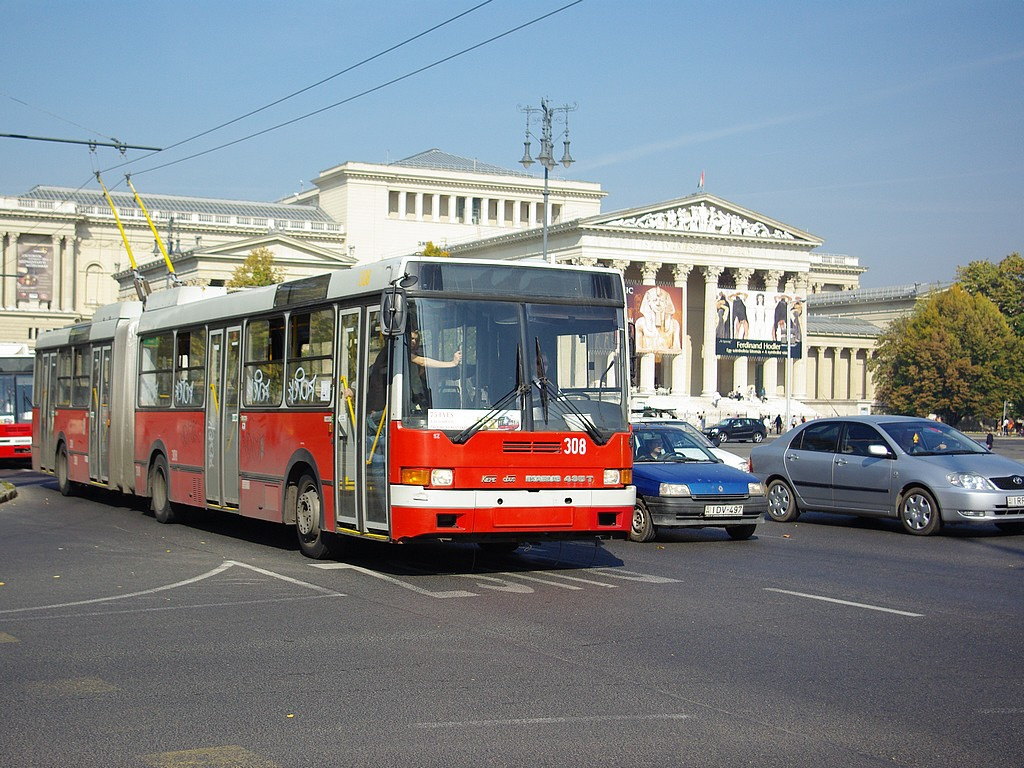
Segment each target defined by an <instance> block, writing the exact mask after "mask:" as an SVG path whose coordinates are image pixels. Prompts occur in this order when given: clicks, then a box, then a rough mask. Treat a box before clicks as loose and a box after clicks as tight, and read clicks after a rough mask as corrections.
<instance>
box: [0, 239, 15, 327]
mask: <svg viewBox="0 0 1024 768" xmlns="http://www.w3.org/2000/svg"><path fill="white" fill-rule="evenodd" d="M0 255H2V256H3V259H2V260H0V268H2V271H3V277H0V285H2V286H3V302H2V304H3V307H4V309H14V308H15V307H16V306H17V305H18V284H17V282H16V280H17V277H16V275H17V274H18V233H17V232H2V233H0Z"/></svg>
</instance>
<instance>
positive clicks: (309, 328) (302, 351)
mask: <svg viewBox="0 0 1024 768" xmlns="http://www.w3.org/2000/svg"><path fill="white" fill-rule="evenodd" d="M333 384H334V310H333V309H322V310H319V311H317V312H305V313H301V314H293V315H292V316H291V318H290V319H289V321H288V385H287V390H286V391H287V395H288V405H330V403H331V397H332V395H333V392H334V386H333Z"/></svg>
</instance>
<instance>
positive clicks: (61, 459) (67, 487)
mask: <svg viewBox="0 0 1024 768" xmlns="http://www.w3.org/2000/svg"><path fill="white" fill-rule="evenodd" d="M54 463H55V464H56V465H57V466H56V467H55V469H56V474H57V489H58V490H59V491H60V495H61V496H70V495H71V494H73V493H74V492H75V486H74V483H72V482H71V479H70V478H69V476H68V449H67V447H66V446H65V445H64V443H61V444H60V448H58V449H57V460H56V461H55V462H54Z"/></svg>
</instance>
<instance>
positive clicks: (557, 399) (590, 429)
mask: <svg viewBox="0 0 1024 768" xmlns="http://www.w3.org/2000/svg"><path fill="white" fill-rule="evenodd" d="M534 341H535V342H536V345H537V378H536V379H535V380H534V382H533V383H534V384H536V385H537V388H538V389H539V390H540V403H541V409H542V411H543V413H544V423H545V424H547V423H548V400H549V398H550V400H551V401H552V402H554V403H556V404H557V405H559V406H560V408H559V411H560V412H561V414H562V416H565V415H567V414H572V415H573V416H575V417H576V418H577V419H579V421H580V423H581V424H582V425H583V429H584V430H585V431H586V433H587V434H588V435H590V439H591V440H593V441H594V442H595V443H597V444H598V445H607V443H608V441H609V440H611V435H606V434H605V433H604V432H602V431H601V430H600V429H599V428H598V426H597V425H596V424H594V422H593V421H591V420H590V417H589V416H587V415H586V414H585V413H583V411H581V410H580V409H579V408H577V407H576V405H575V404H574V403H573V402H572V400H570V399H569V398H568V397H566V396H565V393H564V392H562V390H560V389H559V388H558V387H557V386H555V384H554V382H552V381H551V380H550V379H548V377H547V375H546V372H545V371H544V364H543V358H542V356H541V353H540V339H539V338H537V337H536V336H535V337H534Z"/></svg>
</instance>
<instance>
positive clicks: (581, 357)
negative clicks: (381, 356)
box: [398, 298, 627, 434]
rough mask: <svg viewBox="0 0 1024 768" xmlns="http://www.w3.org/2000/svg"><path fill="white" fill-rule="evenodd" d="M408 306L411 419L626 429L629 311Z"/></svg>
mask: <svg viewBox="0 0 1024 768" xmlns="http://www.w3.org/2000/svg"><path fill="white" fill-rule="evenodd" d="M409 309H410V313H409V326H408V330H407V331H406V335H405V337H404V339H403V344H402V346H403V353H402V354H400V355H399V356H398V357H399V360H400V361H401V362H399V363H398V365H399V366H400V372H401V375H402V392H403V404H402V421H403V424H404V425H405V426H407V427H414V428H421V429H422V428H427V429H439V430H445V431H448V432H451V433H452V434H456V433H461V432H463V431H464V430H467V429H470V428H472V430H471V431H472V432H473V433H475V432H476V431H479V430H481V429H488V430H505V431H520V430H529V431H540V432H554V431H576V432H580V431H586V432H591V433H592V434H593V433H611V432H617V431H622V430H623V429H625V428H626V423H627V410H626V403H627V398H626V393H625V379H624V375H623V371H624V365H625V360H624V356H623V355H621V354H620V353H619V352H620V350H621V349H622V339H621V338H620V331H618V330H617V329H620V328H622V325H623V318H622V310H621V309H620V308H618V307H615V306H588V305H580V304H557V303H526V302H513V301H474V300H463V299H437V298H415V299H410V307H409Z"/></svg>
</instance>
